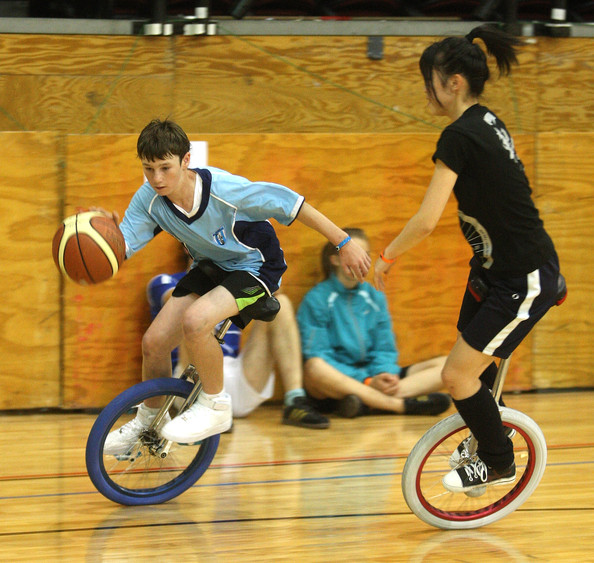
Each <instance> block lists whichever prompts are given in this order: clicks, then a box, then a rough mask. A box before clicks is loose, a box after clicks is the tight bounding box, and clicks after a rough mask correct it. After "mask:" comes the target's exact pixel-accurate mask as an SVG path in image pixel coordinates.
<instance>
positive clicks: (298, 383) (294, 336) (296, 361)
mask: <svg viewBox="0 0 594 563" xmlns="http://www.w3.org/2000/svg"><path fill="white" fill-rule="evenodd" d="M277 299H278V300H279V302H280V304H281V309H280V311H279V313H278V315H277V316H276V318H275V319H274V321H273V322H272V323H271V326H270V332H269V334H270V349H271V351H272V357H273V358H274V363H275V364H276V366H277V368H278V372H279V374H280V377H281V380H282V382H283V388H284V390H285V393H288V392H290V391H295V390H296V389H302V388H303V360H302V358H301V339H300V336H299V327H298V325H297V319H296V317H295V310H294V309H293V304H292V303H291V300H290V299H289V298H288V297H287V296H286V295H277Z"/></svg>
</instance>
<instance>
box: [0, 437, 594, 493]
mask: <svg viewBox="0 0 594 563" xmlns="http://www.w3.org/2000/svg"><path fill="white" fill-rule="evenodd" d="M587 448H594V442H590V443H584V444H556V445H549V446H547V449H548V451H561V450H576V449H587ZM408 454H409V452H407V453H398V454H376V455H364V456H355V457H353V456H348V457H327V458H324V457H321V458H308V459H298V460H295V459H287V460H272V461H249V462H240V463H213V464H211V465H210V467H209V470H212V469H241V468H246V469H249V468H251V467H254V468H256V467H282V466H290V465H312V464H322V463H359V462H362V461H383V460H391V459H406V458H407V457H408ZM87 476H88V473H87V472H86V471H73V472H69V473H65V472H63V473H30V474H27V475H4V476H0V484H1V483H3V482H8V481H30V480H35V479H40V480H41V479H65V478H73V477H87ZM0 500H2V497H0Z"/></svg>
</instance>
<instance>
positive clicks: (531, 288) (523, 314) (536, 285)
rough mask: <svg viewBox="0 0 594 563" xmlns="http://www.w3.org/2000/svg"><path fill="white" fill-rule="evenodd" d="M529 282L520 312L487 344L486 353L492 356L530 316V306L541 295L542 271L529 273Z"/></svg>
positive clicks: (484, 351)
mask: <svg viewBox="0 0 594 563" xmlns="http://www.w3.org/2000/svg"><path fill="white" fill-rule="evenodd" d="M527 282H528V291H527V293H526V298H525V299H524V301H523V302H522V304H521V305H520V307H519V309H518V313H517V314H516V318H515V319H514V320H513V321H512V322H511V323H509V324H508V325H507V326H505V328H504V329H503V330H501V331H499V333H498V334H497V335H496V336H495V338H493V340H491V342H489V344H487V346H486V347H485V349H484V350H483V353H484V354H487V355H489V356H492V355H493V353H494V352H495V350H496V349H497V348H499V346H501V345H502V344H503V342H504V341H505V339H506V338H507V337H508V336H509V335H510V334H511V333H512V331H513V330H514V329H515V328H516V327H517V326H518V325H519V324H520V323H521V322H522V321H525V320H527V319H529V318H530V308H531V307H532V303H534V300H535V299H536V298H537V297H538V296H539V295H540V290H541V288H540V272H539V271H538V270H534V271H533V272H530V273H529V274H528V275H527Z"/></svg>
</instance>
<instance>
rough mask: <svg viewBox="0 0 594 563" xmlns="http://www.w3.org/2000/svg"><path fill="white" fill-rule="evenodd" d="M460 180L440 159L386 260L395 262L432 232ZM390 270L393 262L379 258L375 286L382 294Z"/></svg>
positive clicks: (387, 252) (386, 255)
mask: <svg viewBox="0 0 594 563" xmlns="http://www.w3.org/2000/svg"><path fill="white" fill-rule="evenodd" d="M457 178H458V175H457V174H456V173H455V172H454V171H453V170H452V169H451V168H448V167H447V166H446V165H445V164H444V163H443V162H442V161H441V160H437V162H436V163H435V171H434V172H433V177H432V178H431V182H430V183H429V187H428V188H427V192H426V193H425V197H424V198H423V202H422V203H421V206H420V207H419V210H418V211H417V212H416V213H415V215H413V216H412V217H411V219H410V220H409V221H408V223H407V224H406V225H405V226H404V228H403V229H402V231H400V234H399V235H398V236H397V237H396V238H395V239H393V240H392V242H390V244H388V246H387V247H386V249H385V250H384V258H385V259H386V260H388V261H390V260H392V261H393V260H395V259H396V258H398V256H400V255H401V254H404V253H405V252H406V251H407V250H410V249H411V248H413V247H414V246H416V245H417V244H419V243H420V242H421V241H422V240H423V239H424V238H426V237H427V236H429V235H430V234H431V233H432V232H433V229H435V227H436V226H437V223H438V222H439V219H440V217H441V215H442V213H443V210H444V209H445V206H446V203H447V202H448V199H449V198H450V194H451V193H452V190H453V189H454V184H455V183H456V179H457ZM391 267H392V263H388V262H386V261H385V260H382V259H381V258H378V260H377V261H376V263H375V274H374V281H375V286H376V287H377V288H378V289H381V290H382V291H383V290H384V289H385V283H384V275H385V274H387V273H388V272H389V270H390V268H391Z"/></svg>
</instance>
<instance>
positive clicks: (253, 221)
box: [104, 120, 371, 455]
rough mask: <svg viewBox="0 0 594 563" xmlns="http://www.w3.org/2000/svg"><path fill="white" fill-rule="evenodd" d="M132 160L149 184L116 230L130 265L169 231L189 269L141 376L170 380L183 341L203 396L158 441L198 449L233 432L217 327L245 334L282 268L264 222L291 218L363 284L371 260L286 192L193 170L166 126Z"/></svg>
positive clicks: (152, 131) (161, 320) (147, 136)
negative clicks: (213, 272)
mask: <svg viewBox="0 0 594 563" xmlns="http://www.w3.org/2000/svg"><path fill="white" fill-rule="evenodd" d="M137 153H138V157H139V158H140V160H141V163H142V168H143V171H144V174H145V177H146V178H147V181H146V182H145V183H144V184H143V185H142V186H141V187H140V188H139V190H138V191H137V192H136V194H135V195H134V196H133V198H132V201H131V202H130V205H129V207H128V209H127V210H126V213H125V215H124V219H123V221H122V223H121V225H120V228H121V230H122V233H123V234H124V238H125V240H126V256H127V258H130V257H131V256H132V255H133V254H134V253H135V252H137V251H139V250H140V249H141V248H143V247H144V246H145V245H146V244H147V243H148V242H149V241H150V240H152V238H153V237H154V236H155V235H156V234H157V233H159V232H161V231H166V232H168V233H169V234H171V235H172V236H174V237H175V238H176V239H177V240H179V241H180V242H181V243H183V244H184V245H185V246H186V248H187V250H188V252H189V254H190V256H191V257H192V258H193V260H194V264H193V266H192V268H191V269H190V271H189V272H188V274H187V275H186V276H184V278H183V279H182V280H181V281H180V282H179V283H178V285H177V286H176V288H175V290H174V292H173V296H172V298H171V299H169V300H168V301H167V303H166V304H165V306H164V307H163V309H162V310H161V311H160V312H159V314H158V315H157V317H156V318H155V319H154V321H153V322H152V323H151V325H150V327H149V328H148V330H147V331H146V333H145V334H144V336H143V339H142V356H143V366H142V375H143V379H151V378H155V377H170V376H171V358H170V353H171V350H173V349H174V348H175V347H176V346H178V345H179V343H180V342H181V340H182V337H183V338H184V341H185V343H186V346H187V349H188V353H189V356H190V361H191V362H192V363H193V364H194V365H195V366H196V369H197V371H198V373H199V374H200V379H201V381H202V384H203V390H202V392H201V393H200V395H199V397H198V399H197V400H196V402H195V403H194V405H193V406H192V407H191V408H190V409H188V410H187V411H186V412H184V413H183V414H181V415H179V416H177V417H176V418H174V419H173V420H171V421H167V422H166V423H165V424H164V426H163V427H162V428H161V434H162V436H163V437H165V438H166V439H168V440H172V441H175V442H179V443H195V442H198V441H200V440H204V439H205V438H208V437H209V436H212V435H214V434H218V433H220V432H224V431H226V430H228V429H229V428H230V426H231V423H232V416H231V401H230V397H229V396H228V395H227V394H226V393H224V392H223V354H222V351H221V347H220V345H219V343H218V341H217V340H216V339H215V337H214V334H213V332H214V327H215V326H216V325H217V324H218V323H219V322H221V321H222V320H224V319H226V318H228V317H233V318H235V319H236V323H237V322H240V323H243V324H244V326H245V324H247V322H249V317H248V316H247V315H245V313H246V311H245V309H246V308H248V307H250V306H253V305H254V304H255V303H256V302H257V301H258V300H259V299H266V298H267V297H268V296H269V295H271V294H273V293H274V292H275V291H277V289H278V288H279V287H280V284H281V276H282V274H283V273H284V271H285V270H286V268H287V266H286V264H285V260H284V256H283V252H282V249H281V248H280V244H279V241H278V238H277V237H276V233H275V232H274V228H273V227H272V225H271V224H270V223H269V222H268V219H270V218H274V219H276V220H277V221H278V222H279V223H281V224H283V225H290V224H291V223H292V222H293V221H294V220H295V219H297V220H299V221H300V222H302V223H303V224H304V225H306V226H308V227H310V228H312V229H314V230H316V231H318V232H319V233H320V234H322V235H324V236H325V237H326V238H327V239H328V240H329V241H330V242H331V243H332V244H333V245H335V246H336V247H337V248H338V249H339V256H340V259H341V264H342V267H343V268H344V270H345V272H347V273H349V274H350V275H352V276H353V277H355V278H356V279H358V280H360V281H362V280H363V278H364V277H365V275H366V274H367V271H368V270H369V266H370V263H371V260H370V258H369V256H368V254H367V253H366V252H365V251H364V250H363V249H362V248H361V247H360V246H359V245H358V244H356V243H355V242H353V241H351V240H350V237H349V236H348V235H347V233H345V232H344V231H343V230H342V229H340V228H339V227H338V226H336V225H335V224H334V223H333V222H332V221H330V219H328V218H327V217H326V216H325V215H323V214H322V213H320V212H319V211H317V210H316V209H315V208H313V207H312V206H311V205H309V204H308V203H307V202H305V201H304V198H303V196H301V195H299V194H297V193H295V192H294V191H292V190H290V189H289V188H287V187H285V186H281V185H279V184H274V183H268V182H251V181H250V180H247V179H246V178H242V177H240V176H235V175H233V174H230V173H228V172H225V171H223V170H219V169H217V168H212V167H206V168H200V169H190V168H189V163H190V141H189V140H188V137H187V135H186V134H185V132H184V131H183V129H182V128H181V127H180V126H179V125H177V124H176V123H174V122H172V121H169V120H164V121H160V120H153V121H151V122H150V123H149V124H148V125H147V126H146V127H145V128H144V129H143V131H142V132H141V134H140V136H139V138H138V142H137ZM114 219H115V220H116V221H117V220H118V217H117V214H114ZM202 260H210V261H212V262H213V263H214V265H215V266H216V267H217V268H218V269H219V271H220V272H222V273H223V274H224V275H223V277H224V280H223V281H222V282H221V284H220V285H216V286H215V287H214V288H213V287H212V282H211V280H210V279H207V277H206V276H205V274H203V273H202V271H201V269H200V268H197V267H196V264H197V263H198V262H199V261H202ZM242 312H244V314H243V315H242ZM158 408H159V404H158V402H157V401H156V400H155V399H147V400H146V401H145V402H144V403H143V404H142V405H141V406H140V407H139V409H138V413H137V416H136V418H134V419H133V420H132V421H130V422H129V423H128V424H126V425H125V426H123V427H122V428H120V429H118V430H116V431H114V432H112V433H111V434H110V435H109V436H108V437H107V439H106V442H105V447H104V451H105V453H108V454H114V455H117V454H120V453H125V452H126V451H127V450H128V448H129V446H130V444H131V443H133V442H134V441H135V440H136V438H137V436H138V435H139V434H140V433H141V432H142V431H143V429H144V428H146V427H147V426H148V425H149V424H150V421H151V419H152V418H154V416H155V414H156V412H157V411H158Z"/></svg>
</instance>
